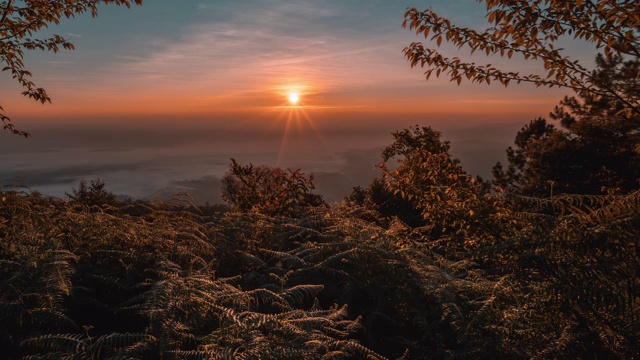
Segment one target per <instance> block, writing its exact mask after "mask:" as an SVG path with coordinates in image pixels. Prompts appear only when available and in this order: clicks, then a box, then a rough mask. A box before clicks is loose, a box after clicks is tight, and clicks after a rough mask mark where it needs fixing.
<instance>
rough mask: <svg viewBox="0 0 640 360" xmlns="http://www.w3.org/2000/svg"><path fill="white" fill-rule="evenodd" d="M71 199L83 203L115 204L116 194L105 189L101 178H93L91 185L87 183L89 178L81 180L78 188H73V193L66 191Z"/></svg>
mask: <svg viewBox="0 0 640 360" xmlns="http://www.w3.org/2000/svg"><path fill="white" fill-rule="evenodd" d="M65 195H67V197H68V198H69V200H70V201H71V202H74V203H79V204H83V205H89V206H91V205H98V206H101V205H114V204H115V203H116V196H115V195H114V194H113V193H112V192H110V191H107V190H106V189H105V184H104V181H102V180H100V179H96V180H91V185H87V180H85V179H82V180H80V184H79V185H78V188H77V189H76V188H73V189H71V193H65Z"/></svg>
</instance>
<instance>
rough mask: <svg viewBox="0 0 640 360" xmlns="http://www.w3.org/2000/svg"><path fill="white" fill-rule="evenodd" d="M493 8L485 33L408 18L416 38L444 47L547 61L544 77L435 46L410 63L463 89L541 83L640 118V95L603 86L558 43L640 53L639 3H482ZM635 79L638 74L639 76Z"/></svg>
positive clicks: (415, 50) (416, 46)
mask: <svg viewBox="0 0 640 360" xmlns="http://www.w3.org/2000/svg"><path fill="white" fill-rule="evenodd" d="M479 2H484V3H486V8H487V15H486V19H487V21H488V23H489V26H488V28H487V29H485V30H474V29H469V28H464V27H460V26H457V25H456V24H454V23H452V22H451V21H450V20H449V19H446V18H444V17H441V16H439V15H438V14H437V13H435V12H434V11H433V10H431V9H428V10H425V11H419V10H418V9H415V8H412V9H409V10H407V12H406V13H405V22H404V26H405V27H409V28H410V29H411V30H414V31H415V32H416V34H418V35H423V36H424V37H425V38H427V39H429V40H431V41H435V43H436V44H435V45H436V46H437V47H439V46H440V45H441V44H442V42H443V41H447V42H449V43H451V44H452V45H454V46H456V47H458V48H463V47H464V48H467V49H469V50H470V51H471V53H474V52H476V51H478V52H479V53H482V54H486V55H487V56H492V55H493V56H499V57H503V58H504V57H505V56H506V57H507V58H511V57H512V56H513V55H514V54H515V55H521V56H522V57H523V58H524V59H526V60H532V61H538V62H540V63H541V65H542V67H543V70H544V72H543V73H542V74H521V73H520V72H518V71H509V70H503V69H499V68H496V67H493V66H491V64H487V65H478V64H476V63H475V62H471V61H465V60H462V59H460V58H458V57H448V56H446V55H443V54H441V53H440V52H439V51H438V50H436V49H435V48H433V47H429V46H427V47H425V46H424V45H423V44H422V43H420V42H414V43H412V44H411V45H409V46H408V47H407V48H405V50H404V54H405V56H406V58H407V59H408V60H409V62H410V63H411V66H422V67H425V66H427V67H429V69H428V70H427V71H426V76H427V78H429V76H430V75H431V74H432V73H433V71H436V75H437V76H440V75H441V74H443V73H445V74H447V75H448V77H449V78H450V79H451V81H455V82H457V83H458V84H460V83H461V82H462V80H463V78H467V79H468V80H471V81H473V82H479V83H482V82H486V83H487V84H489V83H491V81H495V82H499V83H501V84H502V85H504V86H507V85H509V83H511V82H517V83H520V82H530V83H534V84H535V85H536V86H545V87H554V86H558V87H566V88H570V89H573V90H575V91H576V92H577V93H579V94H580V95H581V96H585V97H593V98H594V99H611V100H616V101H620V102H621V103H624V105H625V109H624V111H625V112H626V113H627V114H628V115H631V113H635V115H639V114H640V103H639V100H640V99H639V98H638V94H637V93H635V94H633V96H632V97H624V96H622V95H621V93H620V88H619V87H618V86H615V84H613V85H614V86H610V85H612V84H610V83H604V84H603V83H601V82H599V81H598V77H597V74H594V73H593V72H592V71H591V70H590V69H589V68H588V67H585V66H584V65H582V64H581V63H580V61H578V60H573V59H571V58H570V57H569V56H566V55H564V54H563V49H562V48H560V47H559V46H558V43H559V42H561V41H562V40H564V38H567V37H568V38H573V39H576V40H580V41H584V42H587V43H591V44H593V45H594V46H595V48H596V49H598V50H600V51H602V53H603V56H604V58H605V59H606V60H607V61H608V60H611V59H614V58H616V57H621V56H627V57H630V58H631V59H637V58H638V57H639V56H640V38H639V33H638V27H639V26H640V19H639V18H638V16H637V14H638V13H640V5H639V4H638V3H637V2H636V1H627V0H620V1H610V0H600V1H583V0H580V1H575V2H567V1H556V0H527V1H504V0H479ZM633 77H634V78H637V77H638V74H633Z"/></svg>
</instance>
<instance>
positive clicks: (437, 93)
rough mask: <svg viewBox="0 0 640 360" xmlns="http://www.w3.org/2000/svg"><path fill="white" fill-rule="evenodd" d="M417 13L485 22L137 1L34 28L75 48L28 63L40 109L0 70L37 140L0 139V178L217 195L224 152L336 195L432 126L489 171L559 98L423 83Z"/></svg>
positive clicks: (315, 7) (373, 9)
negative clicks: (95, 181)
mask: <svg viewBox="0 0 640 360" xmlns="http://www.w3.org/2000/svg"><path fill="white" fill-rule="evenodd" d="M429 6H431V8H432V9H433V10H434V11H436V12H437V13H439V14H441V15H444V16H447V17H449V18H450V19H451V20H452V21H454V22H457V23H460V24H462V25H464V26H469V27H481V26H483V25H484V24H485V20H484V8H483V5H482V4H479V3H477V2H476V1H472V0H450V1H443V0H438V1H436V0H434V1H429V2H426V1H415V0H414V1H399V0H398V1H391V0H386V1H382V0H366V1H365V0H315V1H311V0H289V1H284V0H243V1H237V0H234V1H231V0H217V1H204V0H197V1H196V0H181V1H175V0H146V1H145V2H144V4H143V6H141V7H132V8H131V9H127V8H126V7H115V6H101V7H100V9H99V16H98V17H97V18H91V16H90V15H88V14H85V15H79V16H77V17H76V18H74V19H68V20H64V21H63V22H62V23H61V24H60V25H59V26H52V27H50V28H48V29H46V30H45V31H43V32H42V33H41V34H40V35H42V36H45V35H47V34H54V33H55V34H60V35H62V36H64V37H66V38H68V39H70V40H71V41H72V42H73V43H74V45H75V48H76V49H75V51H61V52H58V53H55V54H54V53H47V52H40V51H32V52H27V53H26V54H25V64H26V66H27V68H28V69H29V70H31V71H32V73H33V76H34V77H33V80H34V81H35V82H36V84H37V85H39V86H42V87H44V88H45V89H46V90H47V92H48V94H49V95H50V96H51V97H52V98H53V102H52V103H51V104H46V105H41V104H39V103H35V102H33V101H32V100H31V101H30V100H29V99H26V98H24V97H22V96H21V95H20V93H21V91H22V90H21V89H20V87H19V86H18V84H17V83H16V82H15V81H13V80H12V79H11V78H10V76H9V74H7V73H1V74H0V105H1V106H3V108H4V109H5V112H6V114H7V115H9V116H10V117H11V118H12V119H13V121H14V124H15V125H16V126H17V127H18V128H19V129H21V130H25V131H28V132H30V133H32V135H33V136H32V137H30V138H28V139H23V138H18V137H15V136H12V135H10V134H8V133H7V132H5V133H0V160H1V161H2V164H4V165H5V166H3V167H2V168H1V169H0V181H3V184H5V185H7V184H9V183H16V182H17V183H24V184H27V185H29V186H31V187H33V188H35V189H37V190H40V191H43V192H45V193H48V194H50V195H55V196H62V195H63V194H64V192H65V191H70V189H71V187H72V186H76V185H77V183H78V182H79V180H80V179H82V178H86V179H92V178H97V177H99V178H101V179H103V180H105V182H106V183H107V188H108V189H109V190H112V191H114V192H115V193H118V194H123V195H127V196H131V197H134V198H137V197H141V198H151V197H153V196H158V195H154V194H158V192H159V191H160V192H162V193H170V192H172V191H177V190H180V189H186V190H189V191H191V192H192V194H193V195H194V197H197V200H198V201H199V202H202V201H204V200H206V201H210V202H219V201H221V199H220V197H219V186H220V178H221V177H222V176H223V175H224V172H225V171H226V169H227V166H228V164H229V159H230V158H236V159H238V161H240V162H242V163H248V162H252V163H254V164H266V165H278V166H283V167H292V168H297V167H300V168H302V169H303V170H305V171H306V172H307V173H314V175H315V177H316V183H317V186H318V191H319V192H320V193H323V194H325V197H326V198H327V199H328V200H338V199H340V198H341V197H343V196H346V195H348V192H349V190H350V189H351V187H353V186H356V185H361V186H362V185H366V184H367V183H368V182H369V181H370V180H371V178H372V177H373V176H376V174H377V171H376V170H375V169H373V167H372V165H373V164H375V163H376V162H378V161H379V159H380V149H381V148H382V147H384V146H386V145H388V144H389V143H390V142H391V141H392V137H391V135H390V133H391V132H393V131H397V130H401V129H403V128H406V127H408V126H411V125H421V126H432V127H434V128H435V129H436V130H439V131H442V133H443V136H444V138H445V139H447V140H450V141H451V142H452V152H453V154H454V155H455V156H457V157H459V158H460V159H461V160H462V164H463V166H464V167H465V169H467V171H468V172H469V173H472V174H474V175H475V174H481V175H483V176H485V177H486V176H488V175H489V174H490V168H491V166H492V165H493V164H495V162H496V161H498V160H503V159H504V150H505V149H506V147H507V146H508V145H509V144H510V143H511V141H512V139H513V137H514V135H515V133H516V132H517V130H518V129H519V128H520V127H522V126H523V125H524V124H526V123H527V122H528V121H529V120H531V119H533V118H536V117H539V116H545V115H546V114H548V112H549V111H550V110H552V108H553V106H554V105H555V104H557V102H558V101H559V100H560V99H561V98H562V96H563V95H564V94H565V92H564V91H561V90H557V89H556V90H549V89H538V88H535V87H532V86H528V85H524V86H511V87H509V88H507V89H505V88H503V87H500V86H487V85H479V84H464V83H463V85H461V86H457V85H455V84H454V83H451V82H449V81H448V79H433V78H432V79H430V80H429V81H428V82H427V81H425V78H424V76H423V72H424V70H422V69H411V68H410V66H409V64H408V62H407V61H406V60H405V59H404V58H403V55H402V49H403V48H404V47H406V46H408V45H409V44H410V43H411V42H413V41H424V39H420V38H418V37H416V35H414V34H412V33H411V32H410V31H409V30H407V29H403V28H402V22H403V18H404V12H405V11H406V8H407V7H417V8H427V7H429ZM442 50H443V51H445V52H447V51H448V52H449V53H450V54H452V55H457V50H455V49H451V48H448V47H447V46H446V45H445V47H444V48H443V49H442ZM574 53H575V55H576V56H577V58H584V59H590V58H592V57H593V56H594V54H591V53H589V51H588V50H582V49H581V48H576V51H574ZM488 62H491V63H493V64H494V65H504V66H507V67H515V68H517V69H519V70H523V71H527V70H533V71H535V69H536V68H535V66H536V65H535V64H532V63H525V62H518V61H515V62H514V61H510V62H507V61H505V60H502V59H491V61H488ZM291 92H296V93H298V94H299V96H300V100H299V103H298V104H296V105H295V106H292V105H291V104H289V102H288V95H289V94H290V93H291Z"/></svg>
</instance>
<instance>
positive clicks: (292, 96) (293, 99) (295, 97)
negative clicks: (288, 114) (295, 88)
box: [289, 93, 300, 105]
mask: <svg viewBox="0 0 640 360" xmlns="http://www.w3.org/2000/svg"><path fill="white" fill-rule="evenodd" d="M299 99H300V98H299V97H298V94H296V93H291V94H289V102H290V103H291V104H293V105H295V104H297V103H298V100H299Z"/></svg>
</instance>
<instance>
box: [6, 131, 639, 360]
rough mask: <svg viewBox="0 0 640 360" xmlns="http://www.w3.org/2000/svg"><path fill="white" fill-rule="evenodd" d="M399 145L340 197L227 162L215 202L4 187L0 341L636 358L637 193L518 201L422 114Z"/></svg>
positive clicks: (409, 355) (289, 353) (32, 345)
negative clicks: (464, 163) (206, 210)
mask: <svg viewBox="0 0 640 360" xmlns="http://www.w3.org/2000/svg"><path fill="white" fill-rule="evenodd" d="M394 139H395V141H394V143H393V144H392V145H390V146H389V147H387V148H386V149H385V150H384V151H383V163H382V164H380V165H379V166H380V167H381V169H382V176H381V177H380V178H379V179H376V180H375V181H374V182H373V183H372V184H371V185H370V186H369V187H367V188H366V189H354V193H353V194H352V195H351V196H350V197H349V199H346V200H345V201H344V202H342V203H341V204H337V205H334V206H332V207H329V206H327V205H326V204H324V203H323V202H322V201H321V198H320V197H319V196H317V195H313V194H312V193H311V191H312V188H313V183H312V179H310V178H307V177H306V176H305V175H304V174H303V173H301V172H299V171H289V172H286V171H282V170H274V169H271V170H270V169H269V168H266V167H254V166H242V165H239V164H237V163H236V162H235V161H234V162H233V163H232V164H231V166H230V172H229V173H228V174H227V177H226V178H225V183H226V184H227V185H226V186H227V188H226V190H225V196H226V197H227V200H228V201H229V203H230V205H231V207H230V209H229V211H227V212H224V213H214V214H209V215H205V214H203V213H200V212H199V211H198V210H197V209H195V208H193V207H189V206H182V205H171V204H161V203H157V204H152V203H136V204H120V203H117V202H116V201H114V200H113V197H111V196H108V195H109V194H108V193H106V190H105V189H104V184H102V183H100V182H94V183H92V185H91V186H87V185H86V184H81V187H80V189H78V190H74V192H73V194H69V199H68V201H65V200H62V199H57V198H50V197H45V196H42V195H39V194H31V193H29V192H15V191H3V192H2V194H1V199H0V200H1V203H0V239H1V240H0V269H1V271H0V277H1V281H0V287H1V289H0V323H1V324H3V326H2V327H0V353H1V354H3V356H5V357H6V358H9V359H18V358H25V359H60V358H68V359H303V358H304V359H385V358H394V359H395V358H401V359H427V358H434V359H450V358H469V359H479V358H507V359H528V358H594V359H595V358H619V359H630V358H637V357H640V345H638V344H640V336H639V334H640V325H639V323H638V320H639V316H640V301H639V300H638V295H639V290H640V280H639V279H640V276H639V275H640V260H639V259H640V244H639V241H640V240H639V239H640V231H639V229H640V192H638V191H637V190H636V191H631V192H626V193H605V194H599V195H570V194H561V195H555V196H552V197H527V196H524V195H519V194H516V193H513V192H508V191H503V190H500V188H496V187H494V188H493V189H491V186H490V185H489V184H488V183H485V182H483V181H481V180H479V179H474V178H472V177H470V176H469V175H467V174H466V173H464V171H463V170H462V169H461V168H460V166H459V164H458V161H457V160H455V159H452V158H451V156H450V155H449V153H448V143H446V142H442V141H440V135H439V133H437V132H435V131H433V130H432V129H430V128H418V127H416V128H414V129H408V130H404V131H402V132H398V133H395V134H394ZM395 158H397V159H398V160H399V162H398V165H397V166H395V167H393V166H391V162H390V160H392V159H395ZM265 174H266V175H265ZM248 179H251V181H249V180H248ZM256 191H258V192H260V193H262V194H266V193H268V194H272V195H273V194H280V195H281V196H279V197H278V196H275V195H273V196H272V198H270V200H268V201H267V200H265V199H264V198H256V197H255V195H250V194H253V193H254V192H256ZM252 198H253V199H257V200H256V201H255V202H254V203H253V204H252V203H251V199H252Z"/></svg>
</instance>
